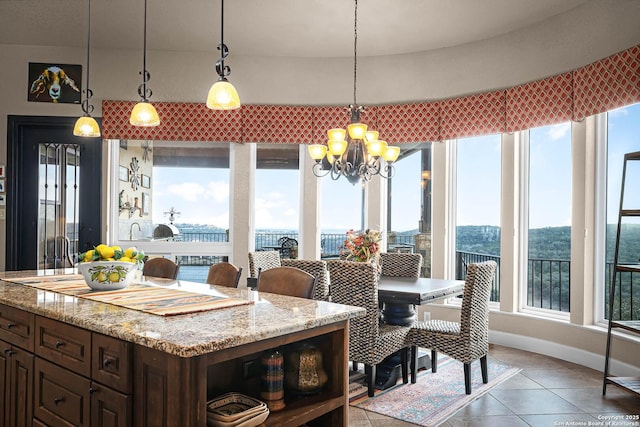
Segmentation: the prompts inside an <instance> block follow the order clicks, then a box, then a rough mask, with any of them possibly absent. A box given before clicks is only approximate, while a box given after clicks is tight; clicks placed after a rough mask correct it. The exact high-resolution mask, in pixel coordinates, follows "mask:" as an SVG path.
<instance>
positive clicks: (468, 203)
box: [152, 104, 640, 231]
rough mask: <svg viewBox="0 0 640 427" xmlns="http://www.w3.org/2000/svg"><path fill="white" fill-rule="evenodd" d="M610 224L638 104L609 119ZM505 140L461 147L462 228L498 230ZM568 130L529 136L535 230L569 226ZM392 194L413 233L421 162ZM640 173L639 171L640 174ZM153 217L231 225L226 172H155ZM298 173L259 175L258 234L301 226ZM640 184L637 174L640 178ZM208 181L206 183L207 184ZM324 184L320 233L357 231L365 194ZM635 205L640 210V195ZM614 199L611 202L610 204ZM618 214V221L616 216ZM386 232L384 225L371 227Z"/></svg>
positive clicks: (408, 168) (409, 163) (635, 141)
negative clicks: (174, 212) (175, 213)
mask: <svg viewBox="0 0 640 427" xmlns="http://www.w3.org/2000/svg"><path fill="white" fill-rule="evenodd" d="M608 138H609V161H610V163H609V168H610V171H609V177H610V179H609V182H608V186H609V187H608V191H609V195H610V198H609V200H610V201H609V202H608V206H607V212H608V216H609V217H608V222H610V223H611V222H615V221H616V220H617V209H618V205H617V203H618V202H617V200H618V196H619V192H620V190H619V186H620V178H619V177H620V175H621V168H622V156H623V155H624V153H627V152H631V151H638V150H640V104H637V105H634V106H631V107H627V108H624V109H619V110H614V111H612V112H610V113H609V135H608ZM500 151H501V147H500V135H488V136H482V137H474V138H465V139H461V140H460V141H459V143H458V153H457V160H458V170H459V174H458V177H457V184H458V213H457V214H458V216H457V223H458V225H496V226H497V225H499V223H500V216H499V215H500V210H499V206H500V173H501V171H500V155H501V154H500ZM570 158H571V126H570V123H564V124H560V125H553V126H545V127H541V128H536V129H532V130H531V133H530V160H531V162H530V163H531V165H532V167H531V170H530V203H531V209H530V218H529V220H530V228H539V227H553V226H564V225H570V219H571V205H570V203H571V191H570V189H571V168H570V167H567V165H569V164H570ZM396 166H397V167H396V174H395V176H394V178H395V179H394V182H393V184H392V185H393V187H392V190H391V191H392V194H393V197H394V205H393V206H392V228H393V229H394V230H396V231H405V230H411V229H416V228H417V227H418V220H419V219H420V208H421V190H420V179H421V177H420V156H419V155H418V154H414V155H412V156H409V157H408V158H406V159H403V160H402V161H399V162H398V163H397V165H396ZM639 169H640V168H639ZM153 173H154V179H153V194H154V203H153V212H152V213H153V218H154V222H156V223H159V222H167V221H168V216H167V215H165V214H164V212H167V211H168V210H169V209H170V208H171V207H172V206H174V207H175V208H176V210H178V211H179V212H181V214H180V215H178V216H177V218H176V222H178V223H182V222H186V223H200V224H213V225H218V226H221V227H224V228H226V227H228V224H229V185H228V182H229V172H228V170H220V169H203V168H195V169H183V168H167V167H162V168H154V172H153ZM298 174H299V172H298V171H291V170H258V171H257V172H256V181H257V182H256V194H257V195H258V196H257V197H256V200H255V212H256V216H255V224H256V228H257V229H263V228H274V229H291V228H296V227H297V224H298V217H299V211H298V206H297V205H298V197H299V191H300V190H299V178H298ZM637 176H638V179H637V181H638V182H640V170H638V173H637ZM203 177H204V178H203ZM321 179H322V200H323V203H322V209H321V214H320V222H321V228H322V230H323V231H335V230H338V231H340V230H347V229H349V228H356V229H357V228H359V227H360V215H361V214H360V203H361V187H360V185H359V184H356V185H355V186H354V185H352V184H351V183H349V182H348V181H346V180H345V179H344V178H340V179H339V180H337V181H333V180H331V178H330V177H328V176H327V177H324V178H321ZM636 194H638V196H637V197H638V203H637V206H640V192H637V193H636ZM611 196H613V199H612V198H611ZM612 215H613V216H612ZM372 226H379V227H380V228H381V229H384V228H385V224H380V225H378V224H372Z"/></svg>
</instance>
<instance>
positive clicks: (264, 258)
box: [249, 251, 281, 277]
mask: <svg viewBox="0 0 640 427" xmlns="http://www.w3.org/2000/svg"><path fill="white" fill-rule="evenodd" d="M280 266H281V264H280V252H279V251H255V252H249V274H250V275H251V277H258V271H259V270H268V269H270V268H274V267H280Z"/></svg>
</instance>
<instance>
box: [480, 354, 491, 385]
mask: <svg viewBox="0 0 640 427" xmlns="http://www.w3.org/2000/svg"><path fill="white" fill-rule="evenodd" d="M480 370H481V371H482V382H483V383H484V384H486V383H488V382H489V374H488V372H487V355H486V354H485V355H484V356H482V357H481V358H480Z"/></svg>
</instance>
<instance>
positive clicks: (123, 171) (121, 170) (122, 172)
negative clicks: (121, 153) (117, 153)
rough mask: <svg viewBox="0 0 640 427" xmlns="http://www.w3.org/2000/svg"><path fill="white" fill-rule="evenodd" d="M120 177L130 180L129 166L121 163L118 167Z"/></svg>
mask: <svg viewBox="0 0 640 427" xmlns="http://www.w3.org/2000/svg"><path fill="white" fill-rule="evenodd" d="M118 179H119V180H120V181H124V182H127V181H129V168H128V167H126V166H122V165H120V167H119V168H118Z"/></svg>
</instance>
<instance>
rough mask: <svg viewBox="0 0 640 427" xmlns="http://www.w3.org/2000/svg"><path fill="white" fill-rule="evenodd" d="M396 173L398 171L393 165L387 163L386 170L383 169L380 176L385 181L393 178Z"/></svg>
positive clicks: (379, 173)
mask: <svg viewBox="0 0 640 427" xmlns="http://www.w3.org/2000/svg"><path fill="white" fill-rule="evenodd" d="M395 172H396V169H395V168H394V167H393V165H391V164H389V163H387V164H386V165H385V166H384V168H382V170H381V171H379V172H378V175H380V176H381V177H382V178H384V179H389V178H392V177H393V175H394V174H395Z"/></svg>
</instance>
